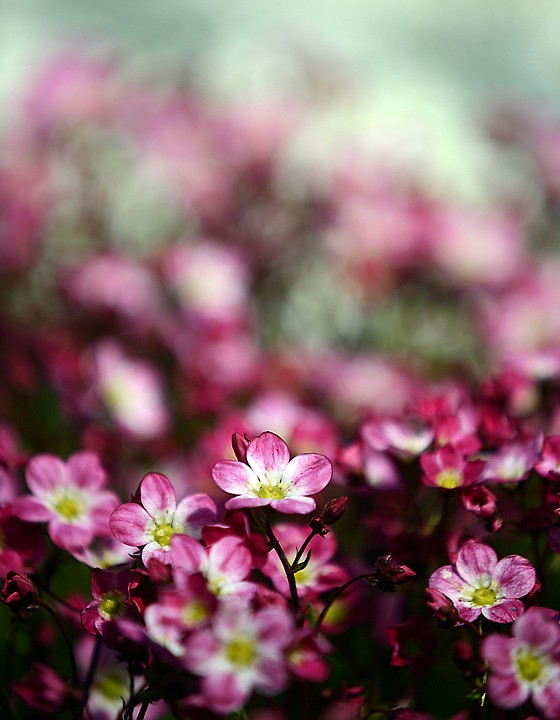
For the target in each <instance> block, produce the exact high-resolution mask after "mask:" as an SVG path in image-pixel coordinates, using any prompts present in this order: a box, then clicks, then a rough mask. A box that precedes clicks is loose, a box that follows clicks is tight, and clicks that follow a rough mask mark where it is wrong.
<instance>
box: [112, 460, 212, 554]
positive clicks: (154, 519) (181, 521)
mask: <svg viewBox="0 0 560 720" xmlns="http://www.w3.org/2000/svg"><path fill="white" fill-rule="evenodd" d="M139 494H140V503H141V504H140V503H136V502H131V503H125V504H124V505H119V507H118V508H116V509H115V510H114V511H113V513H112V514H111V517H110V518H109V525H110V528H111V531H112V533H113V535H114V536H115V537H116V538H117V540H119V541H120V542H122V543H124V544H125V545H131V546H132V547H143V548H144V549H143V550H142V561H143V563H144V565H146V564H147V562H148V560H150V558H153V557H155V558H157V559H158V560H159V561H160V562H162V563H164V564H166V565H168V564H170V562H171V560H170V556H169V550H170V547H171V538H172V537H173V536H174V535H177V534H181V535H183V534H186V535H192V536H195V537H200V533H201V531H202V528H203V527H204V526H205V525H208V524H209V523H211V522H213V521H214V520H215V519H216V506H215V504H214V501H213V500H212V499H211V498H210V497H208V495H203V494H198V495H190V496H188V497H186V498H184V499H183V500H181V502H180V503H179V505H177V499H176V496H175V489H174V488H173V485H172V484H171V482H170V480H169V479H168V478H167V477H165V475H160V474H159V473H148V474H147V475H146V476H145V477H144V479H143V480H142V482H141V483H140V488H139Z"/></svg>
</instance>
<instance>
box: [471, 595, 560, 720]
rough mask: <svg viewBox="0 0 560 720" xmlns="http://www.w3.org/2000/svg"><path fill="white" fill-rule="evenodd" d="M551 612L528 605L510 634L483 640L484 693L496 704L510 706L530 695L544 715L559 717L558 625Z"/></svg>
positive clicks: (559, 661) (559, 634) (559, 657)
mask: <svg viewBox="0 0 560 720" xmlns="http://www.w3.org/2000/svg"><path fill="white" fill-rule="evenodd" d="M552 615H553V613H552V612H551V611H550V610H548V609H547V608H538V607H531V608H529V609H528V610H527V612H526V613H524V614H523V615H522V616H521V617H520V618H519V619H518V620H516V622H515V623H514V625H513V629H512V635H513V637H505V636H504V635H497V634H495V635H489V636H488V637H487V638H485V639H484V640H483V642H482V656H483V657H484V658H485V659H486V661H487V662H488V666H489V670H490V677H489V679H488V693H489V695H490V698H491V699H492V702H493V703H494V704H495V705H497V706H498V707H500V708H514V707H517V706H518V705H521V704H523V703H524V702H526V701H527V700H528V699H529V697H531V699H532V700H533V703H534V705H535V706H536V707H537V708H538V709H539V711H540V712H541V713H542V714H543V715H544V717H545V718H547V719H548V720H558V718H560V626H559V625H558V623H557V622H556V621H555V620H554V618H553V617H552Z"/></svg>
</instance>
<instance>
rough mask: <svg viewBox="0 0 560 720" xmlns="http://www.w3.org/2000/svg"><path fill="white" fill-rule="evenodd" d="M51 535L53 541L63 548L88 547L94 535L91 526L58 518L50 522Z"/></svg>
mask: <svg viewBox="0 0 560 720" xmlns="http://www.w3.org/2000/svg"><path fill="white" fill-rule="evenodd" d="M49 535H50V537H51V540H52V541H53V543H54V544H55V545H58V547H60V548H62V549H63V550H71V549H74V548H84V547H87V545H89V544H90V542H91V540H92V537H93V535H92V532H91V530H90V529H89V528H86V527H82V526H80V525H71V524H70V523H65V522H61V521H60V520H57V519H56V518H55V519H54V520H51V522H50V523H49Z"/></svg>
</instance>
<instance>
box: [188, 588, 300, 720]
mask: <svg viewBox="0 0 560 720" xmlns="http://www.w3.org/2000/svg"><path fill="white" fill-rule="evenodd" d="M293 634H294V627H293V620H292V618H291V615H290V614H289V613H288V612H287V610H284V609H283V608H281V607H268V608H263V609H261V610H257V611H256V612H254V613H253V612H252V611H251V610H250V609H249V608H248V607H246V606H245V605H242V604H238V603H236V602H227V603H224V604H223V605H222V606H221V607H220V609H219V610H218V612H217V613H216V615H215V616H214V619H213V622H212V626H211V627H209V628H205V629H202V630H196V631H194V632H193V633H192V635H191V636H190V637H189V638H188V639H187V641H186V648H185V656H184V662H185V665H186V666H187V669H188V670H190V671H191V672H193V673H195V674H196V675H200V676H201V681H200V689H201V694H202V697H203V698H204V702H205V704H206V706H207V707H208V708H209V709H210V710H213V711H214V712H217V713H224V714H226V713H231V712H233V711H235V710H237V709H239V708H240V707H243V705H245V703H246V702H247V701H248V700H249V697H250V696H251V693H252V692H253V689H256V690H258V691H259V692H261V693H263V694H264V695H276V694H278V693H280V692H282V690H284V689H285V687H286V685H287V683H288V671H287V664H286V658H285V649H286V648H287V647H288V645H289V644H290V643H291V641H292V638H293Z"/></svg>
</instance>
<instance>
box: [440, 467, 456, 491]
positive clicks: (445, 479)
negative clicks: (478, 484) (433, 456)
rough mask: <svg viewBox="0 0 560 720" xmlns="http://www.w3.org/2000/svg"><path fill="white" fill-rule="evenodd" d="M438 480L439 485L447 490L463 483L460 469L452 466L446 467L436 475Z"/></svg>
mask: <svg viewBox="0 0 560 720" xmlns="http://www.w3.org/2000/svg"><path fill="white" fill-rule="evenodd" d="M436 482H437V484H438V485H439V487H441V488H444V489H445V490H453V489H454V488H456V487H459V486H460V485H461V483H462V477H461V473H460V472H459V471H458V470H453V469H452V468H445V470H442V471H441V472H440V473H438V474H437V476H436Z"/></svg>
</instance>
